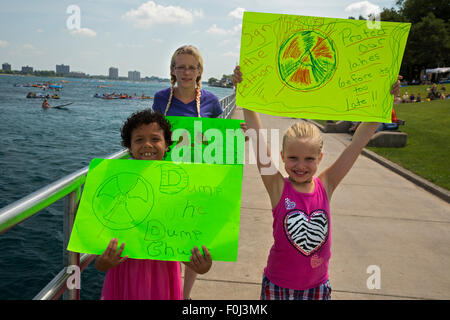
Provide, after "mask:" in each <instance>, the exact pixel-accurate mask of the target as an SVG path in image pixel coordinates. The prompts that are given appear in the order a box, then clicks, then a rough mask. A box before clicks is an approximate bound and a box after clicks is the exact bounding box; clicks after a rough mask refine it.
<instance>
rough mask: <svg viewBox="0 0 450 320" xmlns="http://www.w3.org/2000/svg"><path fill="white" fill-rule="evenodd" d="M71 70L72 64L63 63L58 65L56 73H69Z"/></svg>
mask: <svg viewBox="0 0 450 320" xmlns="http://www.w3.org/2000/svg"><path fill="white" fill-rule="evenodd" d="M69 72H70V66H66V65H63V64H57V65H56V74H68V73H69Z"/></svg>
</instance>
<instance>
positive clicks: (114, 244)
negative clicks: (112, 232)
mask: <svg viewBox="0 0 450 320" xmlns="http://www.w3.org/2000/svg"><path fill="white" fill-rule="evenodd" d="M116 249H117V239H115V238H113V239H111V241H109V244H108V247H106V250H105V255H106V256H110V255H112V254H114V253H115V252H116Z"/></svg>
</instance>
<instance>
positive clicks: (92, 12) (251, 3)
mask: <svg viewBox="0 0 450 320" xmlns="http://www.w3.org/2000/svg"><path fill="white" fill-rule="evenodd" d="M71 5H75V6H76V8H79V10H80V15H79V17H80V19H79V29H78V25H77V20H76V19H74V14H75V13H76V12H75V11H73V10H69V13H67V11H68V9H70V7H69V6H71ZM0 6H1V9H0V63H4V62H8V63H9V64H11V66H12V69H13V70H20V69H21V67H22V66H25V65H29V66H32V67H33V68H34V69H35V70H55V65H56V64H66V65H67V64H68V65H70V70H71V71H82V72H85V73H88V74H91V75H94V74H96V75H97V74H103V75H106V74H107V73H108V68H109V67H111V66H114V67H117V68H119V75H120V76H127V75H128V71H130V70H137V71H140V72H141V76H152V75H153V76H158V77H163V78H168V77H169V61H170V58H171V55H172V53H173V51H174V50H175V49H176V48H178V47H180V46H181V45H184V44H193V45H195V46H196V47H198V48H199V49H200V51H201V53H202V56H203V59H204V64H205V68H204V73H203V77H202V78H203V80H207V79H208V78H209V77H216V78H221V77H222V75H223V74H231V73H232V71H233V68H234V66H235V65H236V63H237V62H238V61H239V47H240V32H241V23H242V11H243V10H247V11H257V12H270V13H285V14H297V15H307V16H321V17H332V18H348V17H349V16H355V17H358V16H359V14H362V15H363V16H365V15H367V13H368V12H369V11H371V10H373V8H378V9H382V8H384V7H387V8H391V7H393V6H395V0H379V1H377V0H371V1H355V0H321V1H313V0H308V1H306V0H277V1H268V0H228V1H222V0H221V1H216V0H192V1H186V0H185V1H178V0H152V1H147V0H140V1H139V0H129V1H127V0H92V1H76V0H71V1H56V0H52V1H50V0H39V1H29V0H2V1H0ZM375 10H376V9H375ZM68 21H69V27H68V24H67V23H68Z"/></svg>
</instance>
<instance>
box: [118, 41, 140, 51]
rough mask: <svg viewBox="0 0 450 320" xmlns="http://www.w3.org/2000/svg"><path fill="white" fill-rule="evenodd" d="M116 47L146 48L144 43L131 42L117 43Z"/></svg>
mask: <svg viewBox="0 0 450 320" xmlns="http://www.w3.org/2000/svg"><path fill="white" fill-rule="evenodd" d="M116 47H118V48H128V49H141V48H144V45H143V44H129V43H122V42H118V43H116Z"/></svg>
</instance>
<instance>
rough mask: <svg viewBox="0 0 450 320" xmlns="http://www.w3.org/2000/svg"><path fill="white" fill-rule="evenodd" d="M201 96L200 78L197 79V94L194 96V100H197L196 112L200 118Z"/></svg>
mask: <svg viewBox="0 0 450 320" xmlns="http://www.w3.org/2000/svg"><path fill="white" fill-rule="evenodd" d="M201 96H202V82H201V81H200V78H199V79H197V94H196V96H195V101H196V102H197V113H198V117H199V118H200V117H201V115H200V98H201Z"/></svg>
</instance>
